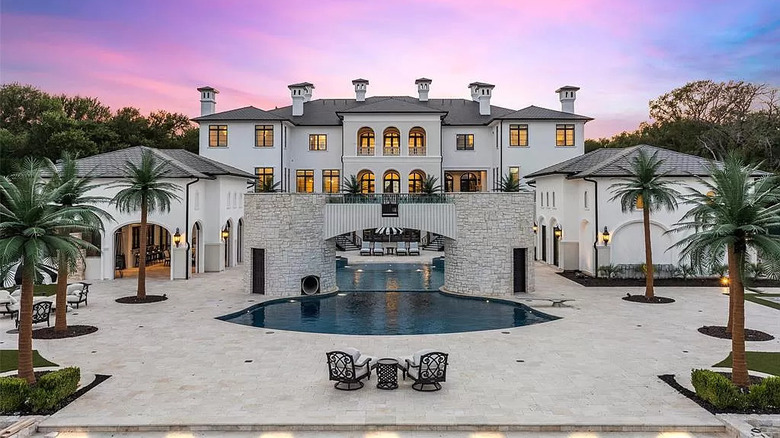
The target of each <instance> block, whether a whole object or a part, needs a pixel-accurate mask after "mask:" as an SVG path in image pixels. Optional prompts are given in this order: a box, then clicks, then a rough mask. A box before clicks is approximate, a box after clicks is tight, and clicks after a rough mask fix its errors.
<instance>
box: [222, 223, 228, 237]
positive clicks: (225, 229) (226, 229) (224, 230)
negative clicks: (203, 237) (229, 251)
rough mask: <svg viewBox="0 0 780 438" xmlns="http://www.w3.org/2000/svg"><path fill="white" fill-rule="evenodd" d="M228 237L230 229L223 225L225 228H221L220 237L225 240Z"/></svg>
mask: <svg viewBox="0 0 780 438" xmlns="http://www.w3.org/2000/svg"><path fill="white" fill-rule="evenodd" d="M228 237H230V231H228V227H227V225H225V228H223V229H222V238H223V239H224V240H227V239H228Z"/></svg>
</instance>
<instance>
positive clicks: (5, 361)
mask: <svg viewBox="0 0 780 438" xmlns="http://www.w3.org/2000/svg"><path fill="white" fill-rule="evenodd" d="M56 366H59V365H57V364H56V363H54V362H49V361H48V360H46V359H44V358H43V357H41V355H40V354H39V353H38V350H33V367H56ZM17 369H19V350H0V373H4V372H6V371H13V370H17Z"/></svg>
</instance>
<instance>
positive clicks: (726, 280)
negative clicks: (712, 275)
mask: <svg viewBox="0 0 780 438" xmlns="http://www.w3.org/2000/svg"><path fill="white" fill-rule="evenodd" d="M730 284H731V279H729V278H728V277H726V276H725V275H724V276H723V277H720V285H721V286H724V287H726V286H728V285H730Z"/></svg>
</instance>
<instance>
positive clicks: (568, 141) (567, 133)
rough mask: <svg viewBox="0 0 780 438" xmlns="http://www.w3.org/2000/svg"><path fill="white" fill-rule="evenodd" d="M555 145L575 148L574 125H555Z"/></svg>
mask: <svg viewBox="0 0 780 438" xmlns="http://www.w3.org/2000/svg"><path fill="white" fill-rule="evenodd" d="M555 145H556V146H574V125H555Z"/></svg>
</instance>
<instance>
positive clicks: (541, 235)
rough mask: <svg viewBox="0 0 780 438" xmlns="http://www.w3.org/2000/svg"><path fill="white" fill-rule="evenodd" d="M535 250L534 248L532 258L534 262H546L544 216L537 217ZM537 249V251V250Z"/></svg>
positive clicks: (545, 225)
mask: <svg viewBox="0 0 780 438" xmlns="http://www.w3.org/2000/svg"><path fill="white" fill-rule="evenodd" d="M535 247H536V248H534V257H535V259H536V260H539V259H541V260H542V261H543V262H546V261H547V224H546V223H545V221H544V216H539V219H538V220H537V221H536V245H535ZM537 248H538V250H537Z"/></svg>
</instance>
